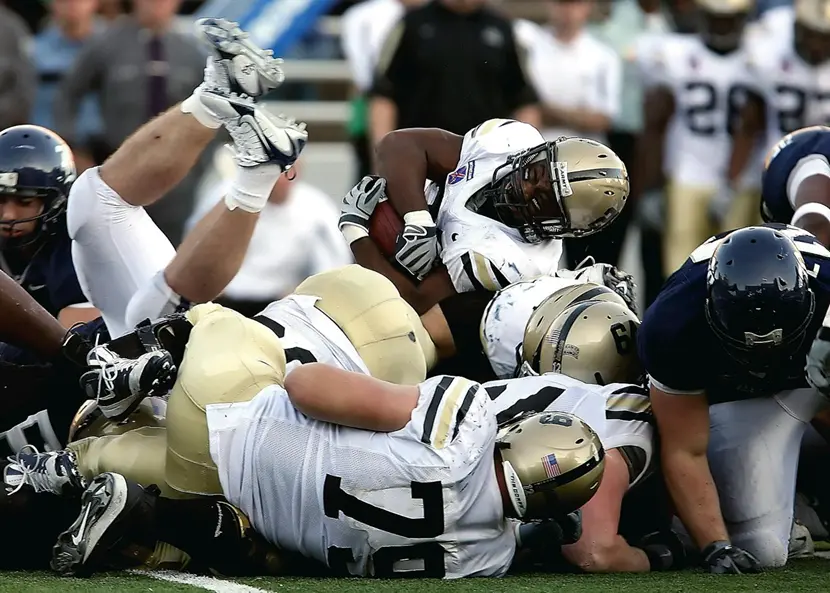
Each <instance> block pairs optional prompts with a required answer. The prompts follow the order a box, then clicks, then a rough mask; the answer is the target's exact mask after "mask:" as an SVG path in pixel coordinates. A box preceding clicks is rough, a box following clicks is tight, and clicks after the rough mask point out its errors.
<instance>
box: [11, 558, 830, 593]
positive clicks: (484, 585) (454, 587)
mask: <svg viewBox="0 0 830 593" xmlns="http://www.w3.org/2000/svg"><path fill="white" fill-rule="evenodd" d="M170 574H171V573H160V577H168V578H170ZM172 578H174V579H179V580H181V581H185V580H186V579H191V581H190V582H192V583H193V584H185V583H184V582H170V581H167V580H161V579H159V578H151V577H147V576H142V575H139V574H135V573H133V574H109V575H103V576H97V577H94V578H91V579H64V578H59V577H55V576H52V575H50V574H47V573H5V574H3V575H0V593H6V592H8V593H34V592H40V591H43V592H46V591H49V592H55V591H60V592H61V593H75V592H77V593H105V592H106V593H138V592H139V591H143V592H151V593H174V592H176V593H179V592H181V593H184V592H191V591H215V592H216V593H258V592H263V591H276V592H279V593H307V592H313V593H433V592H434V593H479V592H485V593H537V592H538V593H551V592H552V591H555V592H556V593H602V592H605V591H609V592H611V591H613V592H614V593H695V592H697V591H706V592H717V593H732V592H740V591H751V592H753V593H767V592H769V593H773V592H776V593H777V592H792V593H802V592H803V593H818V592H820V591H827V590H830V560H825V559H810V560H800V561H795V562H793V563H792V565H791V566H789V567H788V568H786V569H783V570H778V571H770V572H766V573H764V574H760V575H752V576H728V577H725V576H711V575H707V574H703V573H701V572H682V573H664V574H653V575H578V576H577V575H530V576H520V577H518V576H517V577H508V578H505V579H468V580H461V581H452V582H448V581H434V580H396V581H381V580H368V579H361V580H358V579H328V580H322V579H293V578H285V579H273V578H267V579H266V578H258V579H244V580H238V581H225V580H220V579H213V578H200V577H188V576H186V575H179V574H178V573H173V576H172ZM199 585H201V586H199Z"/></svg>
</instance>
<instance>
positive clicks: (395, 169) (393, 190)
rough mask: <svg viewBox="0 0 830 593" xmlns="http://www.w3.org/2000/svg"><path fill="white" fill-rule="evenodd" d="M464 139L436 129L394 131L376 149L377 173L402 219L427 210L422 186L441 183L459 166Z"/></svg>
mask: <svg viewBox="0 0 830 593" xmlns="http://www.w3.org/2000/svg"><path fill="white" fill-rule="evenodd" d="M463 140H464V139H463V137H461V136H459V135H457V134H453V133H451V132H447V131H446V130H440V129H437V128H412V129H406V130H396V131H394V132H391V133H389V134H387V135H386V136H384V137H383V139H382V140H381V141H380V142H379V143H378V145H377V148H376V149H375V152H376V158H377V174H378V175H379V176H381V177H383V178H384V179H386V195H387V196H388V198H389V201H390V202H391V204H392V205H393V206H394V207H395V210H396V211H397V212H398V214H400V215H401V216H404V217H405V216H406V215H407V214H408V213H410V212H418V211H419V210H427V202H426V197H425V196H424V184H425V183H426V182H427V180H430V181H435V182H437V183H442V182H443V181H444V180H445V179H446V177H447V175H449V174H450V173H452V172H453V171H455V169H456V167H458V159H459V158H460V157H461V144H462V142H463Z"/></svg>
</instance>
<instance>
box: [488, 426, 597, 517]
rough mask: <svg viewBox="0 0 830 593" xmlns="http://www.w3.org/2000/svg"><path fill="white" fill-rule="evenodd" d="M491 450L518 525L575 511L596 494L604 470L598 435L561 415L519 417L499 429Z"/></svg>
mask: <svg viewBox="0 0 830 593" xmlns="http://www.w3.org/2000/svg"><path fill="white" fill-rule="evenodd" d="M496 450H497V451H498V455H500V456H501V465H502V469H503V470H504V481H505V485H506V487H507V494H508V497H509V498H510V502H511V503H512V505H513V509H514V510H515V511H516V516H517V517H518V518H519V519H522V520H523V521H536V520H540V519H552V518H556V517H561V516H564V515H567V514H568V513H572V512H573V511H575V510H577V509H579V508H580V507H581V506H582V505H584V504H585V503H586V502H588V501H589V500H591V497H592V496H593V495H594V494H595V493H596V491H597V489H598V488H599V484H600V482H601V481H602V474H603V471H604V470H605V449H604V448H603V447H602V442H601V441H600V440H599V437H598V436H597V433H595V432H594V431H593V429H591V427H590V426H588V425H587V424H586V423H585V422H583V421H582V420H580V419H579V418H577V417H576V416H574V415H573V414H566V413H564V412H542V413H535V414H526V415H524V416H519V417H518V418H516V419H515V420H512V421H511V422H509V423H507V424H505V425H504V426H503V427H502V428H501V429H500V430H499V433H498V435H497V436H496ZM497 462H498V461H497Z"/></svg>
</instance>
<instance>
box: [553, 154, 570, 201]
mask: <svg viewBox="0 0 830 593" xmlns="http://www.w3.org/2000/svg"><path fill="white" fill-rule="evenodd" d="M553 174H554V176H555V177H556V185H557V187H558V189H559V195H560V197H563V198H567V197H568V196H572V195H573V193H574V190H573V188H571V183H570V181H568V163H567V162H565V161H557V162H555V163H554V164H553Z"/></svg>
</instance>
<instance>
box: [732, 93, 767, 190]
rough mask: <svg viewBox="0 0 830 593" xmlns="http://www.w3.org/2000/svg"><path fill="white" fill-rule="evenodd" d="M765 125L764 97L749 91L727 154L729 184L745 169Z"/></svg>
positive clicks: (736, 179) (733, 182)
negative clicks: (729, 151) (730, 148)
mask: <svg viewBox="0 0 830 593" xmlns="http://www.w3.org/2000/svg"><path fill="white" fill-rule="evenodd" d="M765 127H766V105H765V103H764V99H763V98H762V97H760V96H759V95H757V94H756V93H752V92H749V93H747V99H746V104H745V105H744V108H743V110H742V111H741V116H740V118H739V120H738V125H737V126H736V129H735V133H734V134H733V136H732V152H731V153H730V155H729V166H728V168H727V171H726V181H727V183H728V184H729V186H735V184H737V182H738V178H739V177H740V176H741V174H742V173H743V172H744V170H745V169H746V166H747V164H748V163H749V160H750V158H751V157H752V153H753V151H754V150H755V147H756V146H757V142H758V140H759V139H760V138H761V134H763V132H764V129H765Z"/></svg>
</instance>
